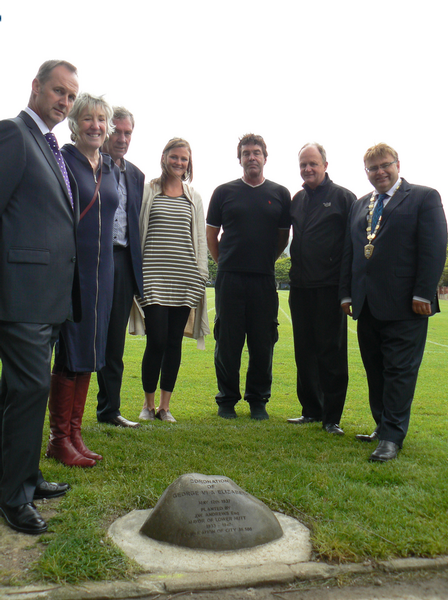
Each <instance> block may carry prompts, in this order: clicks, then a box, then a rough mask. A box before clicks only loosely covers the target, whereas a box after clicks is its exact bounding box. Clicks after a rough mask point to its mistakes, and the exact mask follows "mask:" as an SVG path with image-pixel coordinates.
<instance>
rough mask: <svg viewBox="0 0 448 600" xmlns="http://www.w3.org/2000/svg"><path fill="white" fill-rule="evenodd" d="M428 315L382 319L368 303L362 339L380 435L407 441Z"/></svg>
mask: <svg viewBox="0 0 448 600" xmlns="http://www.w3.org/2000/svg"><path fill="white" fill-rule="evenodd" d="M427 330H428V318H427V317H421V318H419V319H412V320H411V319H410V320H406V321H379V320H378V319H375V317H374V316H373V315H372V313H371V312H370V309H369V306H368V303H367V301H366V302H365V303H364V306H363V309H362V311H361V314H360V315H359V320H358V342H359V349H360V351H361V356H362V360H363V363H364V368H365V370H366V374H367V381H368V384H369V402H370V410H371V411H372V416H373V418H374V420H375V423H376V424H377V426H379V432H378V433H379V439H380V440H387V441H389V442H394V443H395V444H398V446H400V448H401V446H402V445H403V440H404V438H405V437H406V434H407V431H408V427H409V419H410V416H411V404H412V400H413V398H414V391H415V386H416V383H417V376H418V370H419V368H420V364H421V362H422V358H423V352H424V350H425V343H426V334H427Z"/></svg>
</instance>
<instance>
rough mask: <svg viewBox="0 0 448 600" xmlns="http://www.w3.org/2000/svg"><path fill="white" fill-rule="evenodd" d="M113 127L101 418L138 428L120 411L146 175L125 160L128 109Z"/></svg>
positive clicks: (119, 112)
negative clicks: (115, 181)
mask: <svg viewBox="0 0 448 600" xmlns="http://www.w3.org/2000/svg"><path fill="white" fill-rule="evenodd" d="M113 121H114V126H115V131H114V133H113V134H112V135H111V136H110V137H109V139H108V140H107V142H106V143H105V144H104V147H103V151H104V152H107V153H108V154H110V155H111V156H112V158H113V160H114V162H115V164H116V165H118V167H119V168H120V172H121V173H120V185H119V187H118V194H119V197H120V204H119V206H118V208H117V212H116V213H115V221H114V233H113V235H114V299H113V304H112V311H111V314H110V321H109V330H108V333H107V346H106V365H105V366H104V367H103V368H102V369H101V371H99V372H98V407H97V411H96V414H97V419H98V421H99V422H100V423H109V424H110V425H115V426H116V427H132V428H137V427H140V423H136V422H135V421H129V420H128V419H125V418H124V417H123V416H122V415H121V413H120V404H121V398H120V392H121V383H122V379H123V352H124V346H125V339H126V326H127V323H128V320H129V313H130V312H131V306H132V300H133V297H134V294H138V295H139V296H143V275H142V253H141V246H140V234H139V226H138V221H139V215H140V208H141V206H142V198H143V184H144V181H145V176H144V175H143V173H142V172H141V171H140V169H138V168H137V167H136V166H135V165H133V164H132V163H130V162H129V161H127V160H125V159H124V156H125V154H126V153H127V151H128V149H129V144H130V143H131V137H132V132H133V131H134V117H133V115H132V113H130V112H129V111H128V110H127V109H126V108H123V107H116V106H114V118H113Z"/></svg>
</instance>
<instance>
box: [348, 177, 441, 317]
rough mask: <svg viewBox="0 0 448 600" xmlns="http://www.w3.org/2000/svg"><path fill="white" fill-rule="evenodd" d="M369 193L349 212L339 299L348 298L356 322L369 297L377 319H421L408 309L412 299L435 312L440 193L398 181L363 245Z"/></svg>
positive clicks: (437, 278) (439, 273) (436, 308)
mask: <svg viewBox="0 0 448 600" xmlns="http://www.w3.org/2000/svg"><path fill="white" fill-rule="evenodd" d="M370 198H371V194H368V195H366V196H364V197H363V198H361V199H360V200H358V201H356V202H355V203H354V204H353V206H352V209H351V212H350V216H349V221H348V224H347V232H346V237H345V246H344V254H343V259H342V267H341V280H340V287H339V297H340V299H341V300H342V299H344V298H348V297H350V298H351V299H352V310H353V318H354V319H357V318H358V317H359V314H360V312H361V310H362V307H363V305H364V302H365V299H366V298H367V300H368V303H369V308H370V312H371V313H372V315H373V316H374V317H375V318H377V319H380V320H405V319H419V318H422V316H421V315H417V314H416V313H414V312H413V310H412V299H413V297H414V296H418V297H420V298H424V299H427V300H431V301H432V313H434V312H436V311H437V310H438V302H437V297H436V291H437V284H438V281H439V279H440V276H441V274H442V271H443V267H444V264H445V259H446V243H447V230H446V219H445V213H444V211H443V206H442V202H441V199H440V195H439V193H438V192H437V191H436V190H434V189H431V188H428V187H423V186H420V185H412V184H410V183H408V182H407V181H406V180H404V179H403V180H402V182H401V185H400V187H399V189H398V190H397V191H396V192H395V194H394V195H393V196H392V198H391V199H390V200H389V202H388V203H387V205H386V206H385V208H384V210H383V216H382V221H381V226H380V228H379V231H378V234H377V236H376V238H375V240H374V241H373V242H372V243H373V245H374V251H373V254H372V256H371V258H369V259H367V258H366V257H365V256H364V246H365V245H366V244H367V233H366V227H367V214H368V206H369V202H370Z"/></svg>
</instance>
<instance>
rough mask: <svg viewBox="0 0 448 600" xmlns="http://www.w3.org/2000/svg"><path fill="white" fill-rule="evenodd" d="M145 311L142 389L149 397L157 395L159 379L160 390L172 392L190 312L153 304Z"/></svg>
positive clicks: (175, 307) (180, 308) (180, 307)
mask: <svg viewBox="0 0 448 600" xmlns="http://www.w3.org/2000/svg"><path fill="white" fill-rule="evenodd" d="M143 310H144V312H145V325H146V350H145V354H144V355H143V361H142V383H143V389H144V391H145V392H146V393H148V394H152V393H153V392H155V391H156V388H157V382H158V380H159V375H160V389H162V390H165V391H166V392H172V391H173V389H174V385H175V383H176V379H177V373H178V372H179V367H180V358H181V354H182V337H183V334H184V329H185V325H186V324H187V320H188V315H189V314H190V308H189V307H188V306H179V307H177V306H174V307H173V306H160V304H151V305H149V306H145V307H144V308H143Z"/></svg>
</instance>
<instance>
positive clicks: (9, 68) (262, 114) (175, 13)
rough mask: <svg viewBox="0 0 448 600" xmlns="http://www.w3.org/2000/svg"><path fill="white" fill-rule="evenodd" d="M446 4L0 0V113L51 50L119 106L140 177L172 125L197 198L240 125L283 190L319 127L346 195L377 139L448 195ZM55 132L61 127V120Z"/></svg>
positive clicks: (405, 0) (10, 109)
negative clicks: (186, 147) (189, 159)
mask: <svg viewBox="0 0 448 600" xmlns="http://www.w3.org/2000/svg"><path fill="white" fill-rule="evenodd" d="M44 11H46V12H44ZM446 12H447V11H446V1H445V0H426V2H421V1H416V0H377V1H375V2H373V1H372V2H367V1H365V0H356V1H355V0H339V1H337V0H331V1H330V0H318V1H316V2H310V1H308V2H302V1H300V0H274V1H273V0H258V1H249V0H227V1H226V2H222V3H218V2H214V1H213V0H209V1H205V0H188V1H186V0H184V1H180V0H165V1H162V0H159V1H157V2H155V1H153V0H147V1H146V2H145V1H142V0H138V1H136V0H127V1H124V2H123V1H121V2H115V1H112V2H95V0H90V1H86V0H78V1H77V2H76V3H75V2H73V3H70V2H64V3H56V4H54V3H53V4H52V3H48V2H47V3H43V2H34V3H28V2H26V3H24V2H21V1H20V0H17V1H13V0H7V2H3V3H0V15H1V21H0V65H1V71H0V73H1V75H0V77H1V94H0V118H7V117H13V116H16V115H17V114H18V112H19V110H20V109H22V108H23V107H24V106H25V105H26V104H27V102H28V98H29V93H30V88H31V81H32V79H33V78H34V76H35V74H36V72H37V69H38V67H39V65H40V64H41V63H42V62H44V61H45V60H47V59H50V58H62V59H65V60H69V61H70V62H73V63H74V64H75V65H76V66H77V67H78V71H79V78H80V89H81V91H87V92H91V93H93V94H105V96H106V99H107V100H108V101H109V102H110V103H111V104H119V105H124V106H126V107H127V108H129V109H130V110H131V111H132V112H133V113H134V116H135V119H136V127H135V131H134V136H133V140H132V142H131V147H130V151H129V153H128V156H127V157H128V158H129V160H131V161H132V162H134V163H135V164H136V165H137V166H139V167H140V168H141V169H142V170H143V171H144V172H145V174H146V177H147V180H149V179H152V178H153V177H156V176H158V175H159V173H160V166H159V162H160V155H161V151H162V149H163V147H164V145H165V144H166V142H167V141H168V140H169V139H170V138H171V137H174V136H180V137H184V138H186V139H187V140H188V141H189V142H190V144H191V146H192V150H193V158H194V181H193V186H194V187H195V188H196V189H197V190H198V191H199V193H200V194H201V195H202V197H203V200H204V204H208V200H209V198H210V195H211V193H212V192H213V190H214V188H215V187H216V186H217V185H219V184H221V183H224V182H225V181H228V180H231V179H235V178H237V177H239V176H241V172H242V171H241V167H240V166H239V164H238V161H237V158H236V146H237V143H238V138H239V137H241V136H242V135H243V134H245V133H247V132H254V133H257V134H261V135H262V136H263V137H264V139H265V141H266V143H267V147H268V153H269V157H268V161H267V164H266V167H265V176H266V177H267V178H269V179H272V180H274V181H277V182H278V183H281V184H283V185H285V186H286V187H287V188H288V189H289V190H290V191H291V193H293V194H294V193H295V192H296V191H298V189H299V188H300V186H301V183H302V180H301V178H300V173H299V170H298V160H297V152H298V150H299V149H300V148H301V146H302V145H303V144H304V143H306V142H309V141H318V142H320V143H322V144H323V145H324V147H325V148H326V150H327V157H328V162H329V166H328V173H329V175H330V177H331V178H332V179H333V180H334V181H335V182H336V183H339V184H340V185H343V186H345V187H347V188H349V189H351V190H352V191H353V192H354V193H355V194H356V195H357V196H361V195H363V194H365V193H367V192H369V191H370V189H371V188H370V184H369V183H368V181H367V178H366V176H365V173H364V170H363V161H362V157H363V154H364V152H365V150H366V149H367V148H368V147H369V146H371V145H373V144H375V143H378V142H386V143H388V144H390V145H391V146H393V147H394V148H395V149H396V150H397V151H398V154H399V156H400V161H401V174H402V175H403V176H404V177H405V178H406V179H407V180H408V181H410V182H412V183H420V184H424V185H428V186H431V187H435V188H436V189H438V190H439V192H440V193H441V194H442V198H443V200H444V204H445V207H447V208H448V184H447V177H446V174H445V170H446V164H447V152H446V139H447V133H448V132H447V107H448V102H447V100H448V99H447V88H448V85H447V58H448V51H447V50H448V48H447V37H448V36H447V27H446V24H447V18H446ZM55 134H56V136H57V137H58V139H59V141H60V143H63V142H66V141H68V139H69V136H68V129H67V126H66V124H62V125H59V126H58V127H56V128H55Z"/></svg>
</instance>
